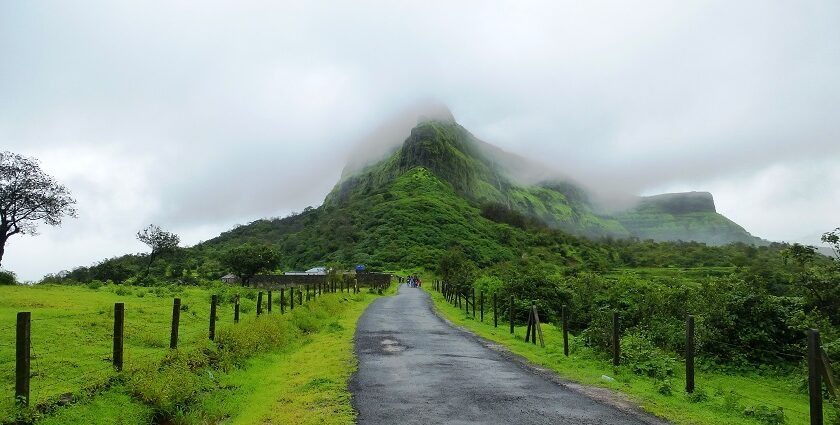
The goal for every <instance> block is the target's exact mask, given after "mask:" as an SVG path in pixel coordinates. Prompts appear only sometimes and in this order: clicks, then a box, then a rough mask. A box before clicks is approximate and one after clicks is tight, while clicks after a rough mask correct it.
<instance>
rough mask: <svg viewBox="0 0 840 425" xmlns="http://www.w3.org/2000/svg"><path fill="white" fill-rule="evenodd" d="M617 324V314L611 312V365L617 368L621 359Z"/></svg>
mask: <svg viewBox="0 0 840 425" xmlns="http://www.w3.org/2000/svg"><path fill="white" fill-rule="evenodd" d="M618 326H619V323H618V312H617V311H614V312H613V329H612V331H613V332H612V343H613V365H615V366H618V363H619V358H620V357H621V341H620V340H619V337H618V335H619V327H618Z"/></svg>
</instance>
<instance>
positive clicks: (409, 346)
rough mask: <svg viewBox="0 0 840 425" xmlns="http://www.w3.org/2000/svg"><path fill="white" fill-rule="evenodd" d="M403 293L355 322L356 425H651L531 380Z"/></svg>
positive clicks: (412, 293)
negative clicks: (356, 359) (356, 365)
mask: <svg viewBox="0 0 840 425" xmlns="http://www.w3.org/2000/svg"><path fill="white" fill-rule="evenodd" d="M432 308H433V307H432V304H431V300H430V299H429V296H428V294H426V293H425V291H423V290H421V289H416V288H408V287H406V286H402V287H400V289H399V293H398V295H396V296H393V297H385V298H380V299H378V300H376V301H375V302H374V303H373V304H372V305H371V306H370V307H368V309H367V311H365V313H364V315H362V317H361V318H360V319H359V323H358V327H357V329H356V335H355V341H354V346H355V350H356V354H357V356H358V358H359V370H358V372H357V373H356V374H354V375H353V378H352V379H351V382H350V391H351V392H352V394H353V406H354V407H355V408H356V410H357V411H358V412H359V417H358V423H359V424H619V425H624V424H648V423H661V422H659V421H658V420H653V419H651V420H648V419H645V418H644V416H641V415H634V414H630V413H626V412H623V411H620V410H618V409H617V408H614V407H611V406H607V405H605V404H601V403H599V402H596V401H594V400H592V399H590V398H588V397H586V396H584V395H582V394H580V393H577V392H575V391H572V390H570V389H567V388H565V387H563V386H561V385H558V384H557V383H555V382H552V381H551V380H549V379H547V378H545V377H542V376H540V375H537V374H535V373H534V372H532V371H530V370H528V369H527V368H525V367H524V366H522V365H521V364H519V363H518V362H515V361H512V360H510V359H507V358H505V357H504V356H503V355H502V354H501V353H499V352H497V351H495V350H493V349H490V348H487V347H485V346H484V345H482V344H481V343H480V342H478V341H477V340H476V339H475V338H474V337H471V336H470V335H469V334H467V333H466V332H464V331H461V330H458V329H455V328H453V327H452V326H450V325H449V324H447V323H446V322H444V321H443V320H441V319H440V318H439V317H437V316H436V315H435V313H434V312H433V310H432Z"/></svg>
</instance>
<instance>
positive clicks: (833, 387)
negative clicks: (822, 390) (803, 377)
mask: <svg viewBox="0 0 840 425" xmlns="http://www.w3.org/2000/svg"><path fill="white" fill-rule="evenodd" d="M820 366H821V367H820V371H821V372H822V378H823V380H824V381H825V386H826V387H827V388H828V393H829V394H831V396H832V397H834V399H835V400H837V395H838V391H837V384H836V383H835V382H834V371H832V370H831V362H829V360H828V354H826V353H825V350H823V349H822V348H820Z"/></svg>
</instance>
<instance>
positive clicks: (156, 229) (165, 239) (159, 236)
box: [137, 224, 181, 273]
mask: <svg viewBox="0 0 840 425" xmlns="http://www.w3.org/2000/svg"><path fill="white" fill-rule="evenodd" d="M137 240H139V241H140V242H143V243H144V244H146V245H149V248H151V249H152V252H151V253H150V254H149V264H147V265H146V273H148V272H149V268H150V267H152V262H154V261H155V257H157V256H159V255H160V254H163V253H165V252H169V251H173V250H175V248H177V247H178V243H179V242H180V241H181V239H180V238H178V235H176V234H174V233H169V232H167V231H164V230H163V229H161V228H160V226H156V225H154V224H150V225H148V226H146V227H145V228H144V229H143V230H141V231H139V232H137Z"/></svg>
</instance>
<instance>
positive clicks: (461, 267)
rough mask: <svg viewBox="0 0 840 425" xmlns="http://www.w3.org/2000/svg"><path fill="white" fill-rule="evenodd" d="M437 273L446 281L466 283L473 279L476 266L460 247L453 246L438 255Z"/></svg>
mask: <svg viewBox="0 0 840 425" xmlns="http://www.w3.org/2000/svg"><path fill="white" fill-rule="evenodd" d="M437 274H438V276H440V277H441V278H442V279H443V280H444V281H446V282H452V283H454V284H460V285H467V284H469V283H472V282H473V280H475V276H476V267H475V263H473V262H472V261H471V260H470V259H469V258H467V256H466V255H464V251H463V250H462V249H461V248H460V247H453V248H451V249H450V250H449V251H447V252H446V254H444V255H443V256H441V257H440V261H439V263H438V268H437Z"/></svg>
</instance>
